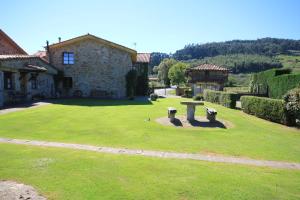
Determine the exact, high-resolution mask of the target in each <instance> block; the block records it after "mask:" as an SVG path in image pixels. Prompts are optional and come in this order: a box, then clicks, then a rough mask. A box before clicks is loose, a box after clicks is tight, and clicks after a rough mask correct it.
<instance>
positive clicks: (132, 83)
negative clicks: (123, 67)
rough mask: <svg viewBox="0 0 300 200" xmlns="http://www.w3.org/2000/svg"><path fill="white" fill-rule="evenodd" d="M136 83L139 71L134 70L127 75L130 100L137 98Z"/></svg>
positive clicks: (127, 90) (127, 91) (127, 89)
mask: <svg viewBox="0 0 300 200" xmlns="http://www.w3.org/2000/svg"><path fill="white" fill-rule="evenodd" d="M136 83H137V71H136V70H133V69H132V70H130V71H129V72H128V73H127V74H126V93H127V97H128V98H129V99H133V98H134V96H135V88H136Z"/></svg>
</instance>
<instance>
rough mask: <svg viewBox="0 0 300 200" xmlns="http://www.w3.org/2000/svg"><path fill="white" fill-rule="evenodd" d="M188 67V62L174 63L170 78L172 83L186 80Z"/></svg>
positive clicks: (177, 83)
mask: <svg viewBox="0 0 300 200" xmlns="http://www.w3.org/2000/svg"><path fill="white" fill-rule="evenodd" d="M186 68H187V64H185V63H182V62H178V63H176V64H175V65H172V66H171V68H170V70H169V73H168V78H169V79H170V81H171V83H172V85H180V84H183V83H185V82H186V77H185V70H186Z"/></svg>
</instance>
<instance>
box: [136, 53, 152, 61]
mask: <svg viewBox="0 0 300 200" xmlns="http://www.w3.org/2000/svg"><path fill="white" fill-rule="evenodd" d="M150 56H151V54H150V53H138V54H137V60H136V62H137V63H149V62H150Z"/></svg>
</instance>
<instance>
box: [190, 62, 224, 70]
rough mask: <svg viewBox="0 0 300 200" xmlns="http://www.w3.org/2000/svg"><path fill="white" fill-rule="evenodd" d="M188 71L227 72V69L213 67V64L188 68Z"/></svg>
mask: <svg viewBox="0 0 300 200" xmlns="http://www.w3.org/2000/svg"><path fill="white" fill-rule="evenodd" d="M189 70H199V71H202V70H204V71H205V70H211V71H229V70H228V69H227V68H224V67H221V66H218V65H213V64H202V65H199V66H197V67H193V68H190V69H189Z"/></svg>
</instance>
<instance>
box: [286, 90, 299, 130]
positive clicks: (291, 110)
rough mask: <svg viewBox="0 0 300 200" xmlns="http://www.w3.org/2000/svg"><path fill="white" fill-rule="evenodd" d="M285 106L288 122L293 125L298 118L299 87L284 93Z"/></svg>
mask: <svg viewBox="0 0 300 200" xmlns="http://www.w3.org/2000/svg"><path fill="white" fill-rule="evenodd" d="M283 99H284V102H285V108H286V110H287V113H288V115H289V122H290V124H291V125H295V124H297V125H298V123H296V122H297V121H298V120H300V88H295V89H292V90H290V91H289V92H288V93H287V94H286V95H284V98H283Z"/></svg>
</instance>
